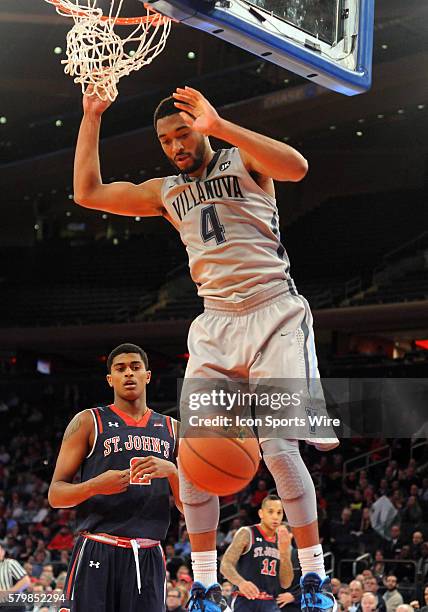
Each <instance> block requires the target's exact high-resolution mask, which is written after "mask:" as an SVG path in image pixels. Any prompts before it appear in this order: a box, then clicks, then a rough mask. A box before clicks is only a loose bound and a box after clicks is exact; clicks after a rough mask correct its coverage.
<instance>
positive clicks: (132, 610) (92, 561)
mask: <svg viewBox="0 0 428 612" xmlns="http://www.w3.org/2000/svg"><path fill="white" fill-rule="evenodd" d="M138 565H139V570H140V571H139V573H140V580H141V587H140V592H139V589H138V583H137V568H136V559H135V556H134V550H133V549H132V548H122V547H119V546H112V545H111V544H104V543H101V542H96V541H94V540H91V539H89V538H85V537H84V536H79V537H78V539H77V541H76V544H75V546H74V549H73V553H72V557H71V561H70V565H69V568H68V573H67V579H66V582H65V586H64V595H65V603H64V605H63V607H62V608H61V610H63V611H64V612H67V611H69V612H91V611H93V612H95V611H96V612H141V611H142V610H144V612H164V611H165V587H166V582H165V580H166V575H165V561H164V556H163V552H162V549H161V546H160V544H159V545H156V546H152V547H150V548H139V549H138Z"/></svg>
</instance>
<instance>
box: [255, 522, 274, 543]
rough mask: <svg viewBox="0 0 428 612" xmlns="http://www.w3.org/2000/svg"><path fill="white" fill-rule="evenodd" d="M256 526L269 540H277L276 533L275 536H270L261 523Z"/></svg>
mask: <svg viewBox="0 0 428 612" xmlns="http://www.w3.org/2000/svg"><path fill="white" fill-rule="evenodd" d="M256 527H257V529H258V530H259V531H260V533H261V534H262V536H263V537H264V539H265V540H266V541H267V542H276V534H275V535H274V536H268V534H267V533H266V532H265V531H263V529H262V527H261V525H256Z"/></svg>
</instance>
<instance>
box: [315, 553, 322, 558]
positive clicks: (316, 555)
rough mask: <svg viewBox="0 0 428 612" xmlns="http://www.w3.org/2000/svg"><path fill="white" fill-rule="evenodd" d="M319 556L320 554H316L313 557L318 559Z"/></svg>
mask: <svg viewBox="0 0 428 612" xmlns="http://www.w3.org/2000/svg"><path fill="white" fill-rule="evenodd" d="M320 555H322V553H317V554H314V557H319V556H320Z"/></svg>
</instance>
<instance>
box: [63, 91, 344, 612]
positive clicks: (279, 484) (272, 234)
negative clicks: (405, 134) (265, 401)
mask: <svg viewBox="0 0 428 612" xmlns="http://www.w3.org/2000/svg"><path fill="white" fill-rule="evenodd" d="M109 105H110V103H109V102H102V101H101V100H99V99H98V98H96V97H95V96H88V95H86V96H84V98H83V108H84V117H83V120H82V123H81V127H80V131H79V137H78V142H77V147H76V156H75V166H74V197H75V200H76V202H77V203H79V204H81V205H82V206H85V207H87V208H92V209H97V210H103V211H107V212H112V213H115V214H122V215H132V216H135V215H139V216H163V217H165V218H166V219H167V220H168V221H170V222H171V223H172V224H173V225H174V227H175V228H176V229H177V230H178V231H179V232H180V236H181V239H182V241H183V243H184V244H185V245H186V249H187V252H188V255H189V265H190V272H191V275H192V278H193V280H194V281H195V283H196V285H197V286H198V293H199V295H201V296H202V297H203V298H204V302H205V312H204V313H203V314H202V315H200V316H199V317H198V318H197V319H196V320H195V321H194V322H193V324H192V326H191V328H190V332H189V339H188V345H189V354H190V357H189V362H188V365H187V369H186V377H187V378H189V379H195V378H206V379H209V378H224V379H228V378H229V377H233V376H239V377H240V378H248V379H283V378H288V379H296V380H297V379H300V380H302V379H303V380H304V381H305V380H306V384H307V386H308V389H309V388H310V386H311V381H313V380H314V379H317V378H319V373H318V367H317V359H316V354H315V343H314V336H313V330H312V315H311V312H310V309H309V306H308V303H307V302H306V300H305V299H304V298H303V297H302V296H300V295H299V294H298V293H297V291H296V288H295V285H294V282H293V280H292V278H291V276H290V265H289V261H288V257H287V254H286V252H285V249H284V247H283V246H282V244H281V241H280V235H279V219H278V209H277V206H276V202H275V197H274V196H275V190H274V183H273V179H274V180H279V181H300V180H301V179H302V178H303V177H304V176H305V174H306V172H307V169H308V164H307V161H306V160H305V159H304V157H303V156H302V155H301V154H300V153H299V152H298V151H296V150H295V149H294V148H292V147H290V146H288V145H286V144H285V143H282V142H278V141H275V140H273V139H271V138H268V137H266V136H263V135H261V134H256V133H255V132H252V131H250V130H247V129H245V128H242V127H240V126H238V125H236V124H233V123H231V122H229V121H226V120H224V119H222V118H221V117H220V116H219V115H218V113H217V111H216V110H215V109H214V108H213V106H212V105H211V104H210V103H209V102H208V100H207V99H206V98H205V97H204V96H203V95H202V94H201V93H200V92H198V91H196V90H194V89H192V88H189V87H186V88H185V89H181V88H178V89H177V91H176V93H175V94H174V97H172V98H167V99H166V100H163V101H162V102H161V103H160V104H159V106H158V108H157V109H156V112H155V116H154V125H155V129H156V131H157V135H158V138H159V141H160V143H161V146H162V148H163V151H164V153H165V155H166V156H167V158H168V159H169V160H170V162H171V163H172V164H173V166H174V168H175V169H176V170H177V171H178V172H179V174H178V175H177V176H169V177H166V178H165V179H161V178H155V179H150V180H148V181H145V182H144V183H142V184H140V185H134V184H132V183H128V182H115V183H111V184H104V183H103V182H102V178H101V172H100V161H99V154H98V149H99V132H100V125H101V116H102V113H103V112H104V111H105V110H106V109H107V108H108V106H109ZM208 135H211V136H215V137H217V138H219V139H222V140H224V141H226V142H228V143H229V144H231V145H232V148H230V149H223V150H219V151H217V152H216V153H214V151H213V149H212V148H211V145H210V141H209V139H208ZM244 338H245V341H244ZM324 442H326V441H324ZM337 444H338V442H337V439H335V438H334V439H333V440H331V441H329V444H328V445H325V444H324V443H322V444H321V446H322V447H324V448H333V447H335V446H336V445H337ZM262 451H263V457H264V460H265V463H266V465H267V466H268V468H269V470H270V471H271V473H272V475H273V477H274V479H275V482H276V488H277V491H278V494H279V496H280V497H281V500H282V503H283V506H284V509H285V512H286V514H287V519H288V522H289V524H290V526H291V527H292V529H293V534H294V537H295V541H296V544H297V546H298V549H299V551H298V554H299V561H300V564H301V567H302V573H303V575H304V576H303V592H304V596H303V598H302V605H303V607H304V608H306V607H307V606H308V605H310V607H312V608H314V609H315V611H318V610H325V611H329V610H331V609H333V610H334V609H335V606H336V604H335V600H334V598H333V597H332V595H331V593H330V592H329V587H328V579H326V575H325V570H324V560H323V554H322V548H321V545H320V543H319V535H318V522H317V509H316V497H315V488H314V485H313V482H312V479H311V476H310V474H309V472H308V470H307V468H306V466H305V465H304V463H303V461H302V458H301V456H300V452H299V447H298V441H297V440H285V439H279V438H276V439H266V440H264V441H262ZM180 492H181V493H180V494H181V499H182V501H183V508H184V514H185V519H186V524H187V529H188V531H189V535H190V540H191V544H192V566H193V573H194V577H195V584H194V586H193V590H192V603H191V604H190V610H191V611H192V610H198V609H200V608H201V607H202V602H205V603H204V605H205V606H206V612H210V611H211V610H212V611H214V612H217V611H218V610H219V609H220V607H219V605H220V604H219V601H220V599H221V589H220V586H219V585H218V584H217V583H216V580H217V558H216V554H217V553H216V527H217V524H218V518H219V504H218V499H217V498H216V497H215V496H213V495H209V494H206V493H202V492H200V491H198V490H197V489H196V488H195V487H194V486H193V485H192V484H191V483H190V482H187V481H186V479H185V478H184V477H183V475H182V474H180Z"/></svg>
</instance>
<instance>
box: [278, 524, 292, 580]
mask: <svg viewBox="0 0 428 612" xmlns="http://www.w3.org/2000/svg"><path fill="white" fill-rule="evenodd" d="M277 533H278V550H279V559H280V561H279V582H280V584H281V586H282V588H283V589H288V587H289V586H290V584H291V583H292V582H293V576H294V572H293V564H292V563H291V535H290V532H289V531H288V529H287V527H285V525H281V527H279V528H278V532H277Z"/></svg>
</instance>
